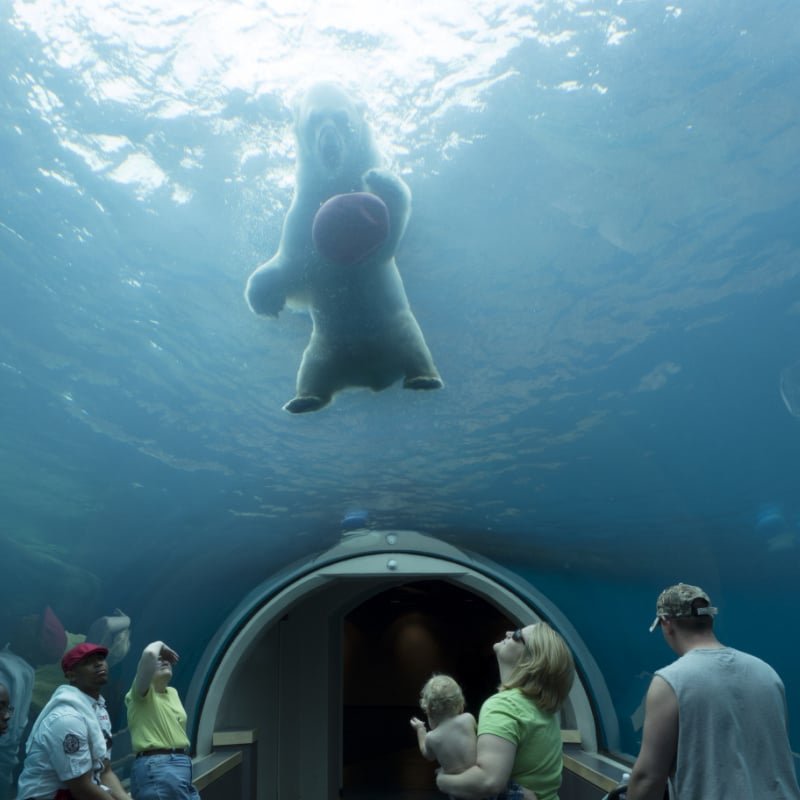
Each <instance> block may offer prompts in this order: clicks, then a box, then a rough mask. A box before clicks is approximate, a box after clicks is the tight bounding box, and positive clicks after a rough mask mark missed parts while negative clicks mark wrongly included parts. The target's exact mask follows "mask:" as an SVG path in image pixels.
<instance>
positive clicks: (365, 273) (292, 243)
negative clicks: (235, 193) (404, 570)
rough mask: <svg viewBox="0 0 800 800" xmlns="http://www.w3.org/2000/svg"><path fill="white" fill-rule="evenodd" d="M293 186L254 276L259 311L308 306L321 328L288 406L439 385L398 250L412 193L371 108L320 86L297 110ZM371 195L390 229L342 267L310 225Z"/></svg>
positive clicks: (301, 408) (314, 406)
mask: <svg viewBox="0 0 800 800" xmlns="http://www.w3.org/2000/svg"><path fill="white" fill-rule="evenodd" d="M295 137H296V139H297V162H296V165H295V190H294V196H293V198H292V203H291V205H290V207H289V211H288V212H287V214H286V219H285V220H284V223H283V230H282V233H281V239H280V243H279V246H278V251H277V253H276V254H275V255H274V256H273V257H272V258H271V259H269V261H267V262H265V263H264V264H262V265H260V266H259V267H258V268H257V269H256V270H255V271H254V272H253V274H252V275H250V277H249V279H248V281H247V287H246V289H245V298H246V299H247V302H248V304H249V306H250V308H251V309H252V310H253V311H254V312H255V313H256V314H262V315H266V316H277V315H278V313H279V312H280V311H281V309H283V307H284V306H285V305H286V304H289V305H290V306H293V307H298V308H305V309H308V311H309V313H310V315H311V319H312V322H313V330H312V333H311V339H310V341H309V343H308V346H307V347H306V349H305V352H304V353H303V359H302V362H301V364H300V369H299V370H298V373H297V385H296V394H295V397H294V398H292V399H291V400H290V401H289V402H288V403H286V404H285V405H284V409H285V410H286V411H289V412H291V413H303V412H307V411H317V410H318V409H320V408H323V407H324V406H326V405H327V404H328V403H330V401H331V399H332V398H333V395H334V394H335V393H336V392H338V391H340V390H342V389H345V388H348V387H356V386H363V387H369V388H371V389H373V390H375V391H379V390H381V389H385V388H386V387H387V386H390V385H391V384H393V383H394V382H395V381H397V380H398V379H400V378H403V379H404V382H403V386H404V387H405V388H407V389H438V388H440V387H441V386H442V385H443V384H442V379H441V377H440V376H439V373H438V371H437V369H436V366H435V365H434V363H433V359H432V357H431V354H430V351H429V350H428V347H427V345H426V344H425V338H424V336H423V335H422V331H421V330H420V327H419V325H418V324H417V321H416V319H415V318H414V314H413V313H412V311H411V308H410V306H409V303H408V299H407V297H406V293H405V289H404V287H403V281H402V279H401V277H400V273H399V272H398V269H397V265H396V263H395V258H394V254H395V250H396V249H397V245H398V243H399V242H400V239H401V238H402V236H403V233H404V232H405V229H406V225H407V224H408V219H409V216H410V213H411V192H410V191H409V189H408V187H407V186H406V184H405V183H404V182H403V181H402V180H401V179H400V178H399V177H398V176H396V175H394V174H393V173H391V172H390V171H388V170H386V169H383V168H381V157H380V154H379V153H378V150H377V148H376V146H375V142H374V139H373V136H372V131H371V130H370V128H369V125H368V124H367V122H366V121H365V119H364V109H363V107H362V106H361V105H359V104H358V103H356V102H355V101H354V100H353V99H352V98H351V97H350V96H349V95H348V94H347V93H346V92H345V91H344V90H343V89H342V88H340V87H339V86H337V85H335V84H330V83H322V84H317V85H315V86H313V87H312V88H311V89H310V90H309V91H308V93H307V94H306V95H305V96H304V98H303V99H302V100H301V102H300V103H299V105H298V106H297V108H296V111H295ZM350 192H370V193H373V194H375V195H377V196H378V197H379V198H380V199H381V200H382V201H383V203H384V204H385V205H386V209H387V210H388V221H389V226H388V227H389V230H388V235H387V237H386V239H385V241H384V242H383V244H381V245H380V246H379V247H377V249H374V250H373V251H372V252H370V253H369V254H368V255H367V256H366V257H365V258H363V259H362V260H360V261H358V263H355V264H347V265H342V264H336V263H333V262H331V261H330V260H328V259H326V258H324V257H323V256H322V255H321V254H320V253H319V252H318V251H317V249H316V248H315V247H314V244H313V241H312V225H313V223H314V217H315V215H316V213H317V211H318V210H319V208H320V206H321V205H322V204H323V203H324V202H325V201H326V200H329V199H330V198H332V197H334V196H335V195H340V194H347V193H350Z"/></svg>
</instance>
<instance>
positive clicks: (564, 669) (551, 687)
mask: <svg viewBox="0 0 800 800" xmlns="http://www.w3.org/2000/svg"><path fill="white" fill-rule="evenodd" d="M523 637H524V634H523ZM524 643H525V651H524V652H523V654H522V656H521V657H520V660H519V661H518V662H517V665H516V666H515V667H514V669H513V670H512V672H511V675H510V676H509V678H508V680H507V681H505V682H504V683H501V684H500V686H499V687H498V689H499V690H503V689H519V690H520V691H521V692H522V693H523V694H524V695H525V696H526V697H529V698H530V699H531V700H533V702H534V703H535V704H536V706H537V707H538V708H540V709H541V710H542V711H547V712H548V713H550V714H554V713H555V712H556V711H558V709H559V708H561V706H562V705H563V704H564V701H565V700H566V699H567V696H568V695H569V690H570V689H571V688H572V681H573V680H574V678H575V662H574V661H573V659H572V653H570V651H569V647H567V643H566V642H565V641H564V639H563V638H562V637H561V636H560V635H559V634H558V633H556V632H555V631H554V630H553V629H552V628H551V627H550V626H549V625H548V624H547V623H546V622H537V623H536V624H535V625H534V626H533V627H532V628H531V630H530V632H529V634H528V636H527V638H525V639H524Z"/></svg>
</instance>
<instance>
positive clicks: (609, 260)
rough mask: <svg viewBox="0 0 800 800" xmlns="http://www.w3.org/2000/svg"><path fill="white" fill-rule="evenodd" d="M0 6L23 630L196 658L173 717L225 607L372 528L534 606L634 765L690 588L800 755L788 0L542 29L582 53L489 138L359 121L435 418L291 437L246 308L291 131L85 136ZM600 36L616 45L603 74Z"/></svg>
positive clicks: (320, 421) (559, 21) (453, 118)
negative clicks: (404, 211)
mask: <svg viewBox="0 0 800 800" xmlns="http://www.w3.org/2000/svg"><path fill="white" fill-rule="evenodd" d="M2 8H3V10H4V12H5V13H4V15H3V21H2V23H0V24H1V25H2V27H0V76H2V77H0V115H1V119H2V126H0V451H1V456H2V457H1V458H0V478H1V480H0V508H2V515H1V517H0V540H1V541H2V542H3V552H4V554H5V555H4V567H5V569H4V580H3V584H4V585H3V589H2V592H3V593H2V598H3V600H2V611H1V613H2V624H3V625H8V626H10V624H11V622H12V621H13V620H14V619H15V618H17V617H18V616H21V615H23V614H26V613H32V612H33V611H35V610H37V609H39V608H41V607H42V606H43V605H45V604H50V605H51V606H52V607H53V608H55V609H57V611H58V614H59V616H60V617H61V619H62V620H63V622H64V624H65V625H66V627H67V628H68V629H69V630H76V631H77V630H85V628H86V626H87V625H88V623H89V622H90V621H91V620H92V619H94V617H96V616H98V615H100V614H104V613H108V612H109V611H110V610H111V609H112V608H114V607H121V608H123V609H124V610H125V611H126V612H127V613H128V614H130V616H131V617H132V618H133V620H134V648H139V647H141V646H142V645H143V644H144V643H145V642H146V641H149V640H150V639H151V638H156V637H163V638H167V639H169V640H170V641H171V643H174V645H175V647H176V648H177V649H178V650H179V651H180V652H181V653H182V655H183V661H182V667H183V670H184V671H183V672H182V674H181V675H179V676H178V678H177V685H178V688H179V689H181V690H185V688H186V685H187V683H188V676H189V675H190V674H191V668H192V666H193V665H194V664H196V663H197V660H198V659H199V658H200V655H201V654H202V652H203V648H204V646H205V643H206V642H207V641H208V637H209V636H210V634H211V632H213V630H214V629H215V628H216V626H217V625H219V624H220V623H221V622H222V620H224V619H225V617H226V615H227V614H228V613H229V612H230V611H231V610H232V609H233V608H234V607H235V606H236V605H237V603H238V601H239V600H240V598H241V597H242V596H243V595H244V594H245V593H246V592H247V591H248V590H249V589H250V588H252V587H253V586H254V585H256V584H257V583H258V582H259V581H261V580H262V579H263V578H264V577H265V576H266V575H268V574H270V573H271V572H273V571H275V570H276V569H278V568H280V567H281V566H283V565H285V564H288V563H291V562H292V561H294V560H295V559H298V558H303V557H307V556H308V555H309V554H312V553H315V552H317V551H320V550H323V549H324V548H326V547H327V546H330V545H332V544H333V543H334V542H336V541H337V540H338V537H339V535H340V528H339V521H340V520H341V518H342V516H343V515H344V514H346V513H347V511H348V510H350V509H353V508H363V509H367V510H368V511H369V513H370V519H371V523H372V524H373V525H374V526H375V527H385V528H411V529H416V530H421V531H423V532H428V533H431V534H433V535H436V536H440V537H442V538H444V539H446V540H448V541H452V542H454V543H456V544H458V545H460V546H462V547H464V548H466V549H469V550H474V551H476V552H480V553H482V554H484V555H486V556H488V557H490V558H494V559H496V560H497V561H498V562H500V563H503V564H505V565H507V566H508V567H510V568H511V569H514V570H517V571H519V572H520V573H521V574H523V575H524V576H525V577H527V578H528V579H529V580H531V582H532V583H533V584H534V585H536V586H537V587H539V588H541V589H542V590H543V591H545V592H546V593H547V594H548V595H549V596H550V598H551V599H552V600H553V601H554V602H556V603H557V604H558V605H559V606H560V607H561V608H562V609H563V610H564V611H565V612H566V613H567V614H568V615H569V617H570V619H571V621H572V622H573V624H574V626H575V627H576V629H577V630H578V632H579V633H580V634H581V636H582V637H583V638H584V640H585V641H586V643H587V644H588V645H589V647H590V649H591V650H592V652H593V654H594V656H595V658H596V660H597V662H598V664H599V665H600V667H601V669H602V670H603V672H604V674H605V676H606V679H607V681H608V683H609V688H610V690H611V693H612V697H613V700H614V702H615V705H616V708H617V712H618V715H619V718H620V727H621V735H622V747H623V750H625V751H627V752H631V753H635V752H636V751H637V750H638V735H639V734H638V731H637V730H636V729H635V726H634V725H633V724H632V723H631V722H630V717H631V715H632V714H633V713H634V712H635V711H636V709H637V707H638V705H639V703H640V701H641V699H642V696H643V693H644V691H645V689H646V686H647V681H648V679H649V674H650V673H651V672H652V670H653V669H655V668H657V667H658V666H660V665H662V664H664V663H666V662H667V661H668V660H669V652H668V651H667V649H666V647H665V646H664V644H663V642H662V641H660V637H659V636H658V635H657V634H656V635H653V636H650V635H649V634H648V633H647V626H648V625H649V623H650V621H651V618H652V615H653V605H654V599H655V596H656V594H657V593H658V591H659V590H660V589H661V588H662V587H663V586H664V585H667V584H669V583H673V582H675V581H678V580H685V581H688V582H693V583H699V584H701V585H703V586H704V587H705V588H706V589H707V590H708V591H709V592H710V593H711V595H712V598H713V600H714V602H715V603H716V604H717V605H718V606H719V607H720V608H721V614H720V618H719V625H718V628H719V633H720V637H721V638H722V639H723V641H725V642H726V643H728V644H731V645H734V646H737V647H741V648H742V649H746V650H749V651H752V652H755V653H757V654H758V655H761V656H762V657H764V658H766V659H767V660H768V661H769V662H770V663H771V664H773V665H774V666H775V667H776V669H778V671H779V672H780V673H781V674H782V676H783V678H784V680H785V682H786V686H787V697H788V702H789V707H790V719H791V728H792V741H793V749H794V750H795V751H800V683H798V681H797V678H796V673H797V670H796V664H797V659H798V647H797V644H796V642H795V639H794V637H793V636H791V631H792V630H793V627H792V620H793V619H796V618H797V616H798V612H800V599H799V597H798V591H797V589H796V576H797V574H798V565H799V564H800V549H798V537H799V536H800V528H798V522H799V521H800V492H799V491H798V488H799V483H800V473H798V470H797V458H798V448H800V420H798V419H797V418H796V417H795V416H793V413H792V409H790V408H789V407H788V406H787V404H786V402H785V400H784V398H783V397H782V395H781V391H780V375H781V373H782V371H783V370H786V368H787V367H790V366H791V365H793V364H795V363H796V362H798V360H800V336H798V332H799V329H800V301H799V300H798V296H799V293H798V290H799V289H800V279H799V278H798V275H799V274H800V224H798V222H799V221H800V189H798V187H800V146H798V143H800V123H799V122H798V121H799V120H800V64H798V61H799V60H800V55H798V54H800V6H798V5H797V4H796V2H794V0H785V2H770V3H768V4H766V5H761V4H758V5H757V4H753V3H749V2H744V0H732V1H730V2H708V3H691V4H687V5H686V7H685V8H683V9H681V13H680V14H676V8H677V7H676V6H674V5H669V4H662V3H656V2H650V3H608V4H607V6H605V5H604V4H602V3H594V4H593V3H585V4H577V6H576V9H573V11H572V12H570V11H569V10H568V7H567V4H561V3H551V4H548V3H545V4H543V6H542V9H539V10H537V11H536V12H535V13H537V14H539V15H540V16H541V19H542V25H543V27H547V24H549V25H551V26H552V27H553V29H554V30H555V29H556V28H557V27H558V28H560V29H563V30H567V29H569V30H571V31H572V32H573V38H572V40H571V42H572V44H571V45H569V46H566V45H565V46H558V45H551V46H545V45H544V44H542V42H541V41H538V40H533V39H531V40H523V41H521V42H520V43H518V44H517V45H516V46H514V47H512V48H511V49H510V50H509V52H508V53H507V54H505V55H504V56H503V58H502V60H501V61H500V62H498V63H497V64H495V65H493V68H492V70H493V71H494V73H495V74H496V75H499V74H505V73H506V72H508V71H510V72H511V73H512V74H511V75H510V76H509V77H506V78H505V79H504V80H498V81H497V82H495V83H492V82H491V81H489V82H487V84H486V85H485V86H479V87H478V89H477V90H476V91H477V92H478V94H479V96H480V98H481V105H480V106H479V107H473V108H470V107H467V106H466V105H459V104H458V103H454V105H453V107H452V108H450V109H449V110H447V109H445V110H443V111H442V114H441V116H440V117H438V118H437V119H436V121H435V122H432V123H431V124H430V125H429V126H428V127H424V126H422V125H420V126H419V127H418V128H417V129H415V131H414V134H413V135H411V136H406V135H405V134H404V133H403V132H401V131H398V132H397V133H396V134H395V132H394V130H386V127H385V126H386V120H387V119H389V120H394V117H392V116H391V114H390V113H389V112H390V111H391V109H387V113H386V115H385V116H383V117H382V115H381V108H380V107H378V108H375V107H371V108H370V119H371V121H372V123H373V126H374V127H375V129H376V130H379V131H380V132H381V135H382V138H383V139H385V140H387V141H390V142H392V141H394V143H395V145H398V149H397V151H396V152H394V153H393V156H392V157H393V160H394V163H395V166H396V167H397V168H398V169H400V170H401V171H402V172H403V174H404V177H405V179H406V180H407V182H408V183H409V185H410V187H411V189H412V192H413V196H414V211H413V217H412V220H411V224H410V225H409V228H408V232H407V234H406V237H405V240H404V241H403V243H402V246H401V250H400V252H399V253H398V264H399V267H400V270H401V273H402V275H403V278H404V281H405V285H406V290H407V292H408V295H409V298H410V300H411V303H412V307H413V309H414V311H415V314H416V316H417V318H418V320H419V322H420V325H421V327H422V329H423V331H424V332H425V335H426V339H427V342H428V344H429V346H430V348H431V350H432V352H433V354H434V357H435V360H436V362H437V365H438V367H439V369H440V371H441V373H442V375H443V378H444V380H445V383H446V386H445V388H444V389H443V390H441V391H440V392H434V393H412V392H404V391H402V390H401V389H400V388H399V387H393V388H391V389H389V390H387V391H385V392H383V393H380V394H377V395H374V394H372V393H369V392H352V393H345V394H343V395H342V396H340V397H338V398H337V399H336V401H335V403H334V404H333V405H332V406H331V407H330V408H328V409H326V410H324V411H323V412H320V413H318V414H314V415H305V416H303V417H302V418H296V417H291V416H289V415H288V414H286V413H284V412H282V411H281V405H282V404H283V403H284V402H285V401H286V400H288V399H289V398H290V397H291V396H292V393H293V388H294V376H295V372H296V369H297V367H298V365H299V359H300V356H301V353H302V350H303V348H304V346H305V343H306V341H307V338H308V334H309V330H310V323H309V320H308V318H307V317H305V316H304V315H301V314H290V313H286V312H284V313H283V314H282V315H281V317H280V318H279V320H277V321H274V320H263V319H258V318H256V317H255V316H254V315H252V314H251V313H250V312H249V310H248V309H247V307H246V305H245V303H244V300H243V297H242V291H243V286H244V282H245V280H246V278H247V276H248V274H249V273H250V271H251V270H252V269H253V268H254V267H255V265H256V264H257V263H259V262H260V261H261V260H264V259H265V258H267V257H269V256H270V255H271V254H272V253H273V252H274V250H275V248H276V246H277V240H278V236H279V231H280V223H281V220H282V215H283V213H284V212H285V208H286V205H287V203H288V201H289V198H290V194H291V185H290V183H287V182H286V181H283V182H278V183H275V184H272V183H270V182H269V181H268V180H266V179H265V177H264V176H265V175H267V174H270V170H272V171H275V170H278V171H280V170H283V174H284V175H288V176H291V165H292V161H291V154H287V153H286V152H283V151H281V152H277V153H273V154H272V155H270V154H269V153H266V154H265V153H262V154H261V155H259V157H258V158H255V159H253V160H252V161H247V160H242V158H241V152H242V148H243V146H244V144H245V140H247V139H248V138H249V137H252V136H253V135H254V134H257V133H258V130H259V126H263V127H264V130H265V131H269V132H270V135H271V136H273V137H274V139H275V141H281V137H283V139H286V138H287V137H288V136H289V128H288V123H289V119H290V116H291V114H290V110H289V107H288V104H287V102H285V98H284V97H283V96H276V95H270V94H266V95H263V96H261V97H259V98H254V97H251V96H249V95H248V94H247V92H244V91H242V90H240V89H231V90H224V89H223V88H220V89H219V91H218V95H217V96H216V98H215V99H216V101H218V106H217V108H216V110H215V111H214V113H211V112H209V110H208V108H203V109H200V108H198V109H197V112H198V113H193V112H192V110H191V108H190V109H189V110H187V111H186V112H185V113H182V114H178V115H176V116H174V117H172V118H163V117H159V116H158V115H156V114H153V113H149V112H146V111H145V110H143V109H142V108H141V107H137V106H136V105H135V104H133V103H129V104H125V103H114V102H98V101H97V100H96V97H95V96H93V94H92V92H91V91H90V89H89V88H87V83H86V82H85V80H84V77H85V76H84V75H82V73H81V72H80V71H78V70H74V69H70V68H68V67H63V66H61V65H60V64H59V63H58V61H57V60H56V59H55V57H54V55H53V48H52V46H50V47H47V46H45V44H44V43H43V41H42V40H41V39H40V38H39V37H38V36H37V35H36V34H35V33H34V32H33V31H31V30H30V29H29V28H27V27H26V26H25V25H24V24H21V23H19V21H18V19H17V21H16V22H15V21H14V20H15V14H16V13H17V12H18V11H19V7H15V6H13V5H10V4H7V3H6V4H4V5H3V6H2ZM556 9H557V10H558V13H557V14H556V13H555V10H556ZM586 9H593V10H594V11H595V12H599V11H606V12H607V13H608V15H611V14H612V13H618V14H623V15H625V17H626V21H627V28H626V29H627V30H628V31H629V32H630V35H628V36H627V37H626V38H625V39H624V40H623V41H622V42H621V43H619V44H613V45H611V44H609V41H608V38H607V37H604V36H601V35H599V34H598V30H599V27H598V18H599V17H598V16H594V17H592V18H591V20H590V21H588V19H587V17H586V16H585V15H582V14H581V13H580V12H581V11H582V10H584V11H585V10H586ZM264 13H265V14H268V13H269V12H268V8H267V7H266V6H265V7H264ZM548 15H549V16H548ZM12 23H13V24H12ZM97 46H98V48H99V52H101V53H103V52H104V51H103V49H102V48H103V47H104V45H103V43H102V42H99V43H98V44H97ZM108 47H109V48H111V45H108ZM354 47H356V48H357V47H377V48H379V47H380V44H379V43H378V44H376V43H375V42H370V41H366V42H363V43H360V42H358V41H356V42H355V44H354ZM570 48H572V50H571V49H570ZM574 50H577V51H578V52H577V54H575V53H574ZM111 55H113V54H109V58H110V57H111ZM342 57H343V58H346V54H343V56H342ZM308 70H309V74H310V75H311V76H312V77H313V59H312V60H311V61H310V63H309V67H308ZM453 70H454V73H455V72H456V71H457V65H455V66H453ZM492 70H490V73H491V72H492ZM592 76H595V77H596V81H597V82H598V83H599V84H602V89H604V90H605V91H602V90H601V89H593V88H592ZM573 80H574V81H576V83H577V84H579V85H578V86H571V85H567V84H568V83H569V82H570V81H573ZM286 88H287V96H288V94H289V88H290V87H286ZM41 90H47V91H49V92H52V93H53V94H54V95H55V96H57V97H58V98H59V99H60V103H61V105H60V106H59V105H55V106H54V107H51V109H50V110H49V111H48V110H47V108H46V107H43V105H42V103H41V97H40V95H37V92H39V91H41ZM37 96H38V97H39V98H40V99H39V100H35V98H36V97H37ZM365 99H366V100H367V104H368V106H369V100H370V98H369V97H366V98H365ZM413 100H414V97H413V96H410V97H407V98H405V101H407V102H408V103H412V104H413ZM201 110H202V113H200V111H201ZM65 130H68V131H69V132H71V134H69V135H72V138H73V141H75V140H76V139H75V136H74V134H75V133H76V132H77V133H78V134H85V135H89V134H99V133H106V134H108V135H120V136H125V137H127V139H128V140H129V142H132V143H133V144H132V146H131V147H132V148H133V149H137V148H139V149H146V151H147V152H148V153H149V155H150V156H151V157H152V158H153V160H154V161H155V162H157V163H158V165H159V166H160V167H161V169H162V170H163V171H164V172H165V173H166V174H167V175H169V176H170V180H171V183H169V185H165V186H163V187H161V188H156V189H152V190H147V191H144V190H142V187H141V186H139V187H138V189H137V185H136V184H125V183H121V182H118V181H113V180H111V179H109V172H110V169H93V168H91V167H90V165H89V163H88V161H87V158H86V157H85V155H81V153H79V152H77V151H76V150H74V149H69V148H67V147H65V146H64V141H65V140H66V139H68V138H69V135H68V134H67V133H65ZM454 133H455V134H457V135H458V137H459V138H460V139H461V143H460V144H459V145H458V146H457V147H448V146H447V143H448V141H451V140H450V139H449V137H450V136H451V134H454ZM187 153H188V154H190V155H191V158H194V159H195V160H196V161H197V162H198V166H193V167H191V168H189V167H186V166H185V163H186V161H187V158H188V156H187ZM191 158H190V159H189V160H190V161H191ZM179 183H180V185H181V186H182V187H184V188H186V189H187V191H188V192H189V193H190V195H191V197H190V199H189V200H188V201H186V202H183V201H177V200H176V194H175V191H174V190H175V186H176V185H177V184H179ZM140 190H141V191H140ZM134 652H135V649H134ZM128 661H129V662H130V661H132V659H131V658H130V657H129V659H128ZM134 668H135V664H133V663H127V662H126V665H125V666H124V667H123V669H124V670H125V671H126V676H127V675H128V674H129V673H130V671H131V670H132V669H134Z"/></svg>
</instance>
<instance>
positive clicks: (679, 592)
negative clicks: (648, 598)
mask: <svg viewBox="0 0 800 800" xmlns="http://www.w3.org/2000/svg"><path fill="white" fill-rule="evenodd" d="M695 600H705V601H706V603H708V606H701V607H700V608H693V606H692V603H694V601H695ZM716 615H717V609H716V608H714V607H713V606H712V605H711V598H710V597H709V596H708V595H707V594H706V593H705V592H704V591H703V590H702V589H701V588H700V587H699V586H691V585H690V584H688V583H676V584H675V585H674V586H670V587H668V588H667V589H664V591H663V592H661V594H660V595H659V596H658V600H657V602H656V618H655V619H654V620H653V624H652V625H651V626H650V633H652V632H653V631H654V630H655V629H656V628H657V627H658V624H659V623H660V622H661V618H662V617H671V618H673V619H674V618H676V617H715V616H716Z"/></svg>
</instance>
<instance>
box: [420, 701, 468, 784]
mask: <svg viewBox="0 0 800 800" xmlns="http://www.w3.org/2000/svg"><path fill="white" fill-rule="evenodd" d="M425 747H426V748H427V750H428V752H429V753H430V754H431V755H432V756H434V757H435V758H436V760H437V761H438V762H439V766H440V767H441V768H442V769H443V770H444V771H445V772H446V773H448V774H451V775H455V774H457V773H459V772H463V771H464V770H465V769H468V768H469V767H472V766H474V765H475V762H476V761H477V759H478V737H477V734H476V725H475V717H473V716H472V714H459V715H458V716H456V717H451V718H450V719H446V720H444V721H443V722H440V723H439V724H438V725H437V726H436V727H435V728H434V729H433V730H432V731H430V733H428V735H427V736H426V737H425Z"/></svg>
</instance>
